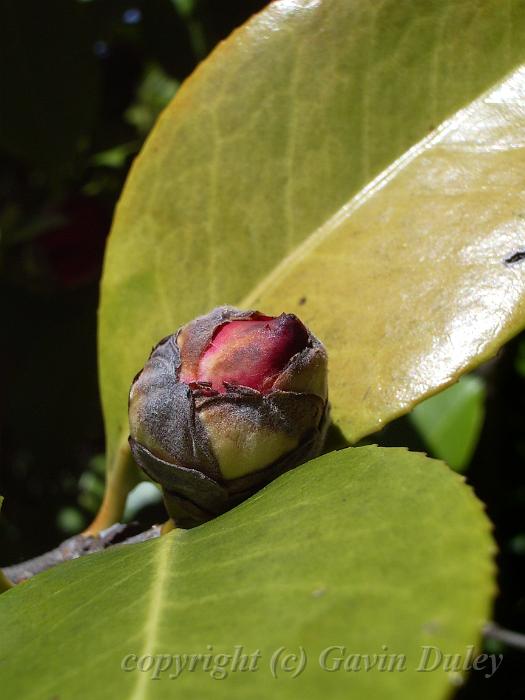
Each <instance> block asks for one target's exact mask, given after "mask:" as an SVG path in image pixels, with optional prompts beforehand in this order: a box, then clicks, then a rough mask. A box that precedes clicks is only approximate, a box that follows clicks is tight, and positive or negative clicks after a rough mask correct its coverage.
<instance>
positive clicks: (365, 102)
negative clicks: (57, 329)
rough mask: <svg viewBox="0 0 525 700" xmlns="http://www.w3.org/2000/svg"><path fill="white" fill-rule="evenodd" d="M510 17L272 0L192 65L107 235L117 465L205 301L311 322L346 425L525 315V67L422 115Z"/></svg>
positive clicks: (512, 26)
mask: <svg viewBox="0 0 525 700" xmlns="http://www.w3.org/2000/svg"><path fill="white" fill-rule="evenodd" d="M524 25H525V12H523V3H522V2H521V0H504V1H503V0H487V1H486V2H483V3H471V2H457V1H456V0H440V1H439V2H437V1H435V2H434V1H431V2H429V1H428V0H418V1H417V2H414V1H413V0H384V1H383V2H381V3H380V4H377V3H370V2H365V1H360V2H357V1H356V2H348V1H347V0H330V1H321V0H317V1H310V2H306V1H298V0H295V1H294V0H286V1H281V2H275V3H272V4H271V5H270V6H269V7H268V9H267V10H265V11H264V12H262V13H261V14H260V15H258V16H256V17H255V18H254V19H253V20H252V21H251V22H249V23H248V24H247V25H245V26H244V27H242V28H241V29H240V30H239V31H237V32H235V33H234V34H233V35H232V36H231V37H230V38H229V39H228V40H227V41H226V42H224V43H223V44H221V45H220V46H219V47H218V48H217V49H216V50H215V51H214V52H213V54H212V55H211V57H210V58H209V59H208V60H206V61H205V62H204V63H203V64H202V65H201V66H200V67H199V69H198V70H197V71H196V72H195V74H194V75H193V76H192V78H190V80H189V81H187V82H186V83H185V84H184V85H183V86H182V87H181V88H180V90H179V91H178V93H177V95H176V97H175V99H174V101H173V102H172V103H171V104H170V106H169V107H168V108H167V110H166V111H165V112H164V113H163V115H162V116H161V118H160V119H159V121H158V123H157V125H156V127H155V128H154V130H153V132H152V134H151V136H150V138H149V140H148V142H147V144H146V146H145V148H144V149H143V151H142V153H141V155H140V156H139V157H138V159H137V160H136V162H135V165H134V167H133V169H132V173H131V175H130V177H129V180H128V183H127V185H126V188H125V190H124V193H123V196H122V199H121V201H120V203H119V206H118V210H117V213H116V218H115V223H114V228H113V232H112V235H111V237H110V241H109V246H108V252H107V257H106V262H105V271H104V279H103V284H102V301H101V309H100V369H101V386H102V398H103V405H104V412H105V419H106V427H107V438H108V464H109V469H110V470H111V469H113V468H114V465H116V464H119V463H120V462H119V459H118V446H119V444H123V441H125V438H126V436H127V416H126V400H127V392H128V388H129V384H130V382H131V379H132V377H133V376H134V374H135V373H136V372H137V370H138V369H139V368H140V367H141V366H142V364H143V362H144V360H145V358H146V356H147V353H148V352H149V350H150V348H151V347H152V345H153V344H154V343H156V342H157V341H158V340H159V339H160V338H161V337H162V336H164V335H166V334H168V333H170V332H172V331H173V330H175V329H176V328H177V327H178V326H179V325H181V324H182V323H184V322H186V321H188V320H189V319H190V318H192V317H194V316H196V315H198V314H200V313H204V312H206V311H208V310H209V309H210V308H212V307H214V306H216V305H218V304H222V303H232V304H238V305H239V304H241V303H243V300H244V302H245V303H248V302H253V303H254V304H256V305H259V306H260V307H261V309H262V310H263V311H269V312H271V311H275V312H279V313H280V312H281V311H283V310H286V311H295V312H297V313H299V314H300V315H301V317H302V318H304V319H305V320H306V322H307V323H309V324H310V325H311V327H312V330H313V331H314V333H316V334H317V335H318V336H319V337H320V338H321V339H322V340H323V341H325V342H326V344H327V345H328V348H329V351H330V354H331V392H332V402H333V406H334V415H335V416H336V418H337V419H338V420H339V421H340V423H341V425H342V426H343V427H344V428H345V431H346V432H347V434H348V435H349V436H350V438H351V439H353V440H356V439H358V438H359V437H360V436H362V435H364V434H366V433H369V432H372V431H373V430H375V429H377V427H379V426H381V425H382V424H384V423H385V422H386V421H388V420H390V419H391V418H393V417H394V416H397V415H399V414H401V413H403V412H405V411H407V410H409V408H410V407H411V406H412V405H413V404H414V403H415V402H417V401H419V400H421V399H422V398H423V397H425V396H427V395H429V394H430V393H432V392H433V391H435V390H436V389H438V388H440V387H441V386H443V385H445V384H447V383H448V382H451V381H452V380H453V379H454V378H455V377H456V376H457V375H458V374H459V373H461V372H462V371H464V370H465V369H466V368H467V367H470V366H471V365H473V364H475V363H477V362H479V360H480V359H482V358H485V357H486V356H488V355H490V354H491V353H493V352H494V351H495V350H496V349H497V347H499V345H501V343H502V342H504V341H505V340H506V339H507V338H508V337H510V336H511V335H512V334H513V333H515V332H516V330H517V329H518V328H520V327H521V326H522V325H523V320H524V318H523V302H522V296H523V288H524V269H525V267H524V265H523V264H521V265H520V264H515V265H505V263H504V261H505V259H506V258H507V257H508V256H511V255H512V254H513V253H515V252H516V250H518V249H521V248H522V247H523V245H524V244H523V218H522V217H523V206H524V205H523V195H522V192H523V177H522V173H523V156H522V154H523V149H522V145H523V107H522V104H523V103H522V94H523V74H522V73H519V72H518V73H515V74H514V77H513V78H512V79H511V82H510V83H508V84H507V83H505V85H507V87H504V85H502V86H501V87H500V88H498V90H497V91H495V92H492V93H491V97H490V98H489V99H488V100H487V99H485V100H483V99H481V100H479V101H477V102H474V104H473V105H472V106H471V107H467V108H466V111H464V112H460V114H458V115H457V116H455V117H452V121H451V122H450V123H448V124H447V125H446V126H443V127H440V128H438V129H437V130H435V131H433V130H434V129H436V127H437V126H438V125H439V124H440V123H442V122H443V121H444V120H446V119H448V118H450V117H451V115H453V114H454V113H455V112H456V111H457V110H458V109H460V108H463V107H464V106H465V105H467V104H469V103H471V102H472V101H473V100H476V99H478V98H479V97H480V95H482V94H483V93H484V91H486V90H487V89H489V88H490V86H492V85H494V84H496V83H497V81H499V80H501V78H502V77H503V76H504V75H506V74H507V73H509V71H512V70H515V69H516V66H517V65H518V64H519V63H520V61H522V60H524V59H525V42H524V41H523V36H524ZM429 132H432V134H431V136H430V137H428V138H427V135H428V134H429ZM422 139H424V140H423V141H421V140H422ZM417 143H419V145H417V146H416V147H414V144H417ZM410 149H413V150H410ZM392 163H395V165H393V166H392ZM385 168H387V170H386V172H383V175H380V173H381V171H385ZM371 182H372V183H373V185H370V183H371ZM357 193H359V194H357ZM520 217H521V218H520ZM286 256H291V257H286ZM283 258H285V262H284V263H283V262H282V261H283ZM276 268H277V269H276ZM254 289H256V291H255V292H254Z"/></svg>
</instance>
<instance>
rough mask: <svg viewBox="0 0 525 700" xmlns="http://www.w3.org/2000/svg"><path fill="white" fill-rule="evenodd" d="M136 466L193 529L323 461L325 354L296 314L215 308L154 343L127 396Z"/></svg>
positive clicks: (178, 517) (176, 516) (180, 519)
mask: <svg viewBox="0 0 525 700" xmlns="http://www.w3.org/2000/svg"><path fill="white" fill-rule="evenodd" d="M129 424H130V439H129V441H130V445H131V449H132V452H133V456H134V458H135V460H136V462H137V463H138V464H139V465H140V467H141V468H142V469H143V471H144V472H145V473H146V474H147V475H148V476H150V477H151V478H152V479H153V480H154V481H157V482H158V483H159V484H161V486H162V487H163V490H164V495H165V500H166V505H167V507H168V511H169V512H170V515H171V516H172V517H173V518H174V519H175V520H176V521H177V523H178V524H179V525H182V526H189V525H193V524H197V523H199V522H202V521H204V520H207V519H209V518H211V517H214V516H216V515H218V514H220V513H222V512H224V511H226V510H228V509H229V508H231V507H232V506H234V505H236V504H237V503H239V502H240V501H242V500H244V499H245V498H247V497H248V496H250V495H251V494H252V493H254V492H255V491H257V490H258V489H260V488H261V487H262V486H264V485H265V484H267V483H268V482H270V481H271V480H272V479H274V478H275V477H276V476H278V475H279V474H281V473H283V472H284V471H287V470H288V469H291V468H293V467H295V466H297V465H298V464H301V463H302V462H305V461H307V460H308V459H311V458H312V457H314V456H316V455H317V454H319V451H320V449H321V447H322V443H323V441H324V436H325V433H326V428H327V424H328V402H327V358H326V351H325V349H324V346H323V345H322V344H321V343H320V342H319V341H318V340H317V338H315V337H314V336H313V335H312V333H310V331H309V330H308V329H307V328H306V327H305V326H304V325H303V324H302V323H301V321H300V320H299V319H298V318H297V317H296V316H294V315H293V314H281V316H278V317H275V318H274V317H272V316H264V315H263V314H260V313H259V312H257V311H240V310H238V309H235V308H233V307H227V306H223V307H219V308H217V309H214V310H213V311H212V312H211V313H209V314H207V315H206V316H202V317H200V318H197V319H195V320H194V321H191V322H190V323H188V324H187V325H185V326H183V327H182V328H181V329H179V331H178V332H177V333H174V334H173V335H170V336H168V337H167V338H164V339H163V340H161V341H160V343H159V344H158V345H157V346H156V347H155V348H154V349H153V351H152V353H151V355H150V357H149V360H148V361H147V363H146V365H145V367H144V369H143V370H142V371H141V372H140V373H139V374H138V375H137V376H136V377H135V379H134V381H133V383H132V385H131V390H130V396H129Z"/></svg>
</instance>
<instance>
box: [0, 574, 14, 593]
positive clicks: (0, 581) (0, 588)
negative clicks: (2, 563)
mask: <svg viewBox="0 0 525 700" xmlns="http://www.w3.org/2000/svg"><path fill="white" fill-rule="evenodd" d="M13 587H14V584H13V583H11V581H10V580H9V579H8V578H7V576H6V575H5V574H4V572H3V571H2V569H0V593H5V591H8V590H9V589H10V588H13Z"/></svg>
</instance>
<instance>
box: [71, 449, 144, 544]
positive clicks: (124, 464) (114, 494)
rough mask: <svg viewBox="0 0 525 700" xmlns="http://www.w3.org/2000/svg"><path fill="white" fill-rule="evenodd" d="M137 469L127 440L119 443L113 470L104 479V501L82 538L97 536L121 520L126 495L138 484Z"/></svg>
mask: <svg viewBox="0 0 525 700" xmlns="http://www.w3.org/2000/svg"><path fill="white" fill-rule="evenodd" d="M138 481H139V479H138V476H137V469H136V466H135V463H134V461H133V459H132V457H131V451H130V449H129V445H128V442H127V440H126V441H125V442H124V441H123V442H122V443H121V445H120V447H119V449H118V451H117V454H116V457H115V460H114V468H113V469H112V471H111V472H108V474H107V477H106V490H105V492H104V500H103V501H102V505H101V506H100V510H99V511H98V513H97V515H96V517H95V519H94V520H93V522H92V523H91V525H89V527H87V528H86V530H84V532H83V533H82V534H83V535H84V536H92V535H98V533H100V532H102V531H103V530H106V529H107V528H108V527H111V526H112V525H113V524H114V523H118V522H119V520H121V518H122V515H123V513H124V508H125V507H126V500H127V497H128V493H129V492H130V491H131V489H132V488H133V487H134V486H135V485H136V484H137V483H138Z"/></svg>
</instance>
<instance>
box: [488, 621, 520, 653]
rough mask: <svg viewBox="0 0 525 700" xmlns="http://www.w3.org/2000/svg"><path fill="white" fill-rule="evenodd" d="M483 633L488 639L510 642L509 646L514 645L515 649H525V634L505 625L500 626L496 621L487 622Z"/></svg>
mask: <svg viewBox="0 0 525 700" xmlns="http://www.w3.org/2000/svg"><path fill="white" fill-rule="evenodd" d="M483 634H484V636H485V637H486V638H487V639H495V640H496V641H498V642H503V643H504V644H508V646H509V647H514V648H515V649H520V650H521V651H525V634H520V633H519V632H513V631H512V630H506V629H505V628H504V627H500V626H499V625H497V624H496V623H495V622H489V623H488V624H486V625H485V629H484V630H483Z"/></svg>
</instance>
